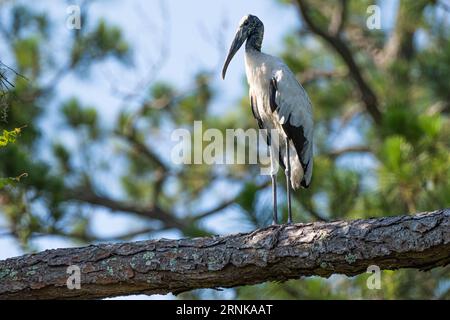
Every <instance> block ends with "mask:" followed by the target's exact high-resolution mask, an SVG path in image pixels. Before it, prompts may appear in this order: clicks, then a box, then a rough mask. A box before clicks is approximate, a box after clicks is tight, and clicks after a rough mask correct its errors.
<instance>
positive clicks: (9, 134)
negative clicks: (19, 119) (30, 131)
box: [0, 128, 22, 147]
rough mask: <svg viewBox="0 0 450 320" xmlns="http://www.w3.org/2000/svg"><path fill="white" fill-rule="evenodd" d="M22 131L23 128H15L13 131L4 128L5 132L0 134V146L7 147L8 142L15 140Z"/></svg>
mask: <svg viewBox="0 0 450 320" xmlns="http://www.w3.org/2000/svg"><path fill="white" fill-rule="evenodd" d="M21 131H22V129H21V128H15V129H14V130H11V131H8V130H3V133H2V134H1V135H0V147H6V146H7V145H8V143H13V142H15V141H16V138H17V136H18V135H19V134H20V132H21Z"/></svg>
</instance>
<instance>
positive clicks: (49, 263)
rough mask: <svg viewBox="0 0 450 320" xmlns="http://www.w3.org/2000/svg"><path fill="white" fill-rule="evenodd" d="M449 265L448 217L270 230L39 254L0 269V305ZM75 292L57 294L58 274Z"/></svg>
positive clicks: (449, 213)
mask: <svg viewBox="0 0 450 320" xmlns="http://www.w3.org/2000/svg"><path fill="white" fill-rule="evenodd" d="M449 261H450V210H449V209H443V210H438V211H434V212H426V213H421V214H418V215H415V216H400V217H385V218H377V219H367V220H355V221H336V222H327V223H325V222H316V223H308V224H294V225H289V226H287V225H282V226H271V227H267V228H264V229H259V230H255V231H254V232H252V233H245V234H236V235H229V236H224V237H219V236H217V237H207V238H195V239H182V240H166V239H162V240H158V241H154V240H152V241H141V242H133V243H119V244H101V245H91V246H88V247H81V248H67V249H56V250H46V251H43V252H40V253H37V254H30V255H24V256H21V257H17V258H12V259H7V260H4V261H0V299H8V298H24V299H25V298H27V299H36V298H37V299H52V298H102V297H111V296H118V295H127V294H137V293H144V294H157V293H159V294H165V293H168V292H173V293H180V292H183V291H187V290H192V289H197V288H217V287H235V286H240V285H250V284H256V283H261V282H265V281H285V280H288V279H298V278H299V277H300V276H311V275H319V276H323V277H328V276H330V275H332V274H336V273H340V274H346V275H349V276H351V275H356V274H360V273H364V272H366V270H367V267H368V266H369V265H377V266H379V267H380V268H381V269H398V268H418V269H421V270H428V269H431V268H434V267H438V266H444V265H447V264H448V263H449ZM70 265H77V266H79V267H80V270H81V289H78V290H77V289H73V290H69V289H68V288H67V286H66V282H67V278H68V274H67V273H66V272H67V267H68V266H70Z"/></svg>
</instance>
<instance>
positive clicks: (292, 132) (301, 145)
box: [269, 78, 309, 188]
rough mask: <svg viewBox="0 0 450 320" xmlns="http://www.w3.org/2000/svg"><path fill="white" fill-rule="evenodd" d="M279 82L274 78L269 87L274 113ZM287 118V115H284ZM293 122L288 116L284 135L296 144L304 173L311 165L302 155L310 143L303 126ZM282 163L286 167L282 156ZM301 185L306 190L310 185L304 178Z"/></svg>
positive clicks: (283, 125)
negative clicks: (297, 125) (295, 124)
mask: <svg viewBox="0 0 450 320" xmlns="http://www.w3.org/2000/svg"><path fill="white" fill-rule="evenodd" d="M277 89H278V87H277V81H276V79H275V78H272V79H271V81H270V85H269V102H270V109H271V110H272V112H274V111H276V110H277V109H278V106H277V104H276V101H275V97H276V92H277ZM284 116H285V117H286V115H284ZM290 120H291V114H289V115H288V116H287V120H286V121H285V122H284V124H282V125H281V126H282V127H283V130H284V133H285V134H286V136H287V137H288V139H289V140H291V141H292V142H293V144H294V147H295V150H296V151H297V156H298V159H299V161H300V163H301V165H302V168H303V171H304V172H306V168H307V167H308V165H309V162H304V161H303V158H304V157H302V155H303V153H304V150H305V147H306V144H307V143H308V141H307V139H306V137H305V134H304V128H303V126H299V127H296V126H293V125H291V123H290ZM280 163H281V164H282V166H283V167H285V164H284V160H283V159H282V157H281V154H280ZM301 185H302V186H303V187H305V188H307V187H308V186H309V185H308V184H307V183H306V181H305V178H304V177H303V179H302V181H301Z"/></svg>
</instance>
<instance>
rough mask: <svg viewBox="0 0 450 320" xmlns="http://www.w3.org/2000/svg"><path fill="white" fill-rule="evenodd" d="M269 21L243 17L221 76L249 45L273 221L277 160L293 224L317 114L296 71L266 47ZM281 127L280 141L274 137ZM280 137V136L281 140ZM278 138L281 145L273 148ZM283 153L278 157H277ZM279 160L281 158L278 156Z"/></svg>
mask: <svg viewBox="0 0 450 320" xmlns="http://www.w3.org/2000/svg"><path fill="white" fill-rule="evenodd" d="M263 36H264V25H263V23H262V22H261V20H259V19H258V17H256V16H254V15H246V16H244V17H243V18H242V19H241V21H240V23H239V27H238V29H237V31H236V35H235V37H234V40H233V42H232V44H231V47H230V50H229V52H228V56H227V58H226V60H225V63H224V66H223V70H222V78H223V79H225V73H226V71H227V68H228V65H229V63H230V61H231V59H232V58H233V56H234V55H235V54H236V52H237V51H238V50H239V48H240V47H241V46H242V44H243V43H244V41H246V40H247V42H246V44H245V71H246V75H247V81H248V84H249V87H250V92H249V93H250V104H251V107H252V112H253V116H254V117H255V118H256V120H257V122H258V126H259V128H260V129H267V132H268V136H267V138H268V139H267V142H268V145H269V150H270V160H271V168H272V170H271V178H272V193H273V223H274V224H277V220H278V219H277V194H276V190H277V189H276V188H277V187H276V175H275V174H276V171H275V165H274V162H275V161H278V163H279V164H280V165H281V166H282V167H283V168H284V169H285V174H286V182H287V183H286V189H287V205H288V223H292V212H291V191H290V187H291V186H292V188H293V189H294V190H296V189H298V188H300V187H303V188H308V186H309V184H310V183H311V176H312V170H313V159H312V158H313V118H312V106H311V101H310V99H309V97H308V95H307V93H306V91H305V90H304V89H303V87H302V86H301V84H300V83H298V81H297V79H296V78H295V75H294V74H293V73H292V71H291V70H289V68H288V67H287V66H286V64H284V63H283V61H282V60H281V59H279V58H276V57H273V56H270V55H268V54H265V53H262V52H261V45H262V40H263ZM271 130H276V131H275V132H276V133H277V135H278V137H279V138H280V139H279V140H280V141H279V142H278V141H277V142H276V141H275V139H273V138H271V136H270V132H271ZM277 140H278V139H277ZM275 142H276V143H277V144H278V146H277V148H274V145H275ZM276 153H278V157H276ZM278 159H279V160H278Z"/></svg>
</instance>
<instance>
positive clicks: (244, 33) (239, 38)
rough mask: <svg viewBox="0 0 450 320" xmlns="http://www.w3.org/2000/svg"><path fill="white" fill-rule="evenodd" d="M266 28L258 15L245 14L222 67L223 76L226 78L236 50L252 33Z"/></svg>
mask: <svg viewBox="0 0 450 320" xmlns="http://www.w3.org/2000/svg"><path fill="white" fill-rule="evenodd" d="M262 30H264V25H263V23H262V21H261V20H259V18H258V17H257V16H253V15H251V14H248V15H246V16H243V17H242V19H241V21H240V22H239V26H238V28H237V30H236V35H235V36H234V40H233V42H232V43H231V47H230V50H229V51H228V55H227V58H226V60H225V63H224V65H223V69H222V78H223V79H225V73H226V72H227V68H228V65H229V64H230V61H231V59H233V57H234V55H235V54H236V52H237V51H238V50H239V48H240V47H241V46H242V44H243V43H244V42H245V40H247V39H248V37H250V36H251V35H252V34H254V33H256V32H258V31H262Z"/></svg>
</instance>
